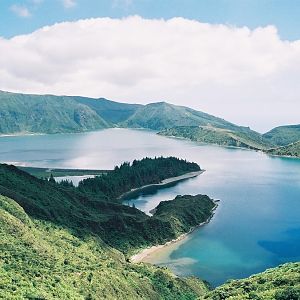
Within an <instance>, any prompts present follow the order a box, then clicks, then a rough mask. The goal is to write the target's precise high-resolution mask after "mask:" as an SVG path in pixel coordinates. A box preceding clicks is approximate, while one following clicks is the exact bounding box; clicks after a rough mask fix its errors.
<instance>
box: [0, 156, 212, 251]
mask: <svg viewBox="0 0 300 300" xmlns="http://www.w3.org/2000/svg"><path fill="white" fill-rule="evenodd" d="M151 164H153V166H155V167H154V168H150V169H149V166H150V165H151ZM157 168H158V169H160V168H162V170H164V171H165V175H164V176H166V175H168V174H171V175H173V174H174V175H176V173H174V172H180V174H181V172H183V171H184V170H186V171H189V170H190V169H193V170H194V169H199V166H198V165H197V164H193V163H188V162H185V161H183V160H179V159H176V158H157V159H149V158H146V159H144V160H142V161H135V162H134V163H133V164H132V165H131V166H130V165H128V164H125V165H123V167H118V168H116V169H115V171H112V172H111V173H109V174H110V175H109V176H108V175H106V178H107V179H106V183H107V184H108V185H109V184H110V183H111V185H112V186H115V184H116V183H117V185H118V183H119V182H120V178H123V177H124V176H125V177H124V178H125V179H124V180H125V181H126V180H127V178H131V179H132V178H134V176H135V175H136V174H139V175H141V174H144V175H143V176H144V177H143V178H144V179H143V181H142V183H145V184H147V183H149V181H148V180H152V179H153V177H152V175H153V174H154V173H153V172H154V171H155V170H156V169H157ZM141 170H142V171H143V172H142V173H140V171H141ZM147 170H150V171H151V172H150V173H147ZM153 170H154V171H153ZM147 174H150V175H151V176H148V177H147ZM103 177H104V175H103ZM155 178H156V177H155ZM127 187H128V188H129V189H130V186H127ZM0 193H1V194H2V195H5V196H7V197H10V198H12V199H14V200H15V201H16V202H17V203H18V204H19V205H21V206H22V207H23V208H24V210H25V211H26V213H27V214H28V215H30V216H31V217H34V218H36V219H40V220H46V221H51V222H53V223H55V224H58V225H60V226H64V227H66V228H68V229H69V230H71V231H72V232H73V234H75V235H77V236H85V235H86V234H87V233H88V234H94V235H96V236H98V237H100V238H101V239H102V240H103V241H105V242H106V243H107V244H109V245H111V246H113V247H115V248H117V249H119V250H121V251H123V252H125V253H131V252H133V251H134V250H135V249H137V248H141V247H144V246H150V245H153V244H161V243H164V242H166V241H168V240H170V239H172V238H174V237H176V236H178V235H179V234H180V233H182V232H185V231H184V230H186V231H187V230H189V229H190V227H192V226H196V225H197V224H198V223H197V222H198V221H199V220H200V218H202V217H203V212H202V211H201V209H204V208H205V207H206V206H205V207H204V206H203V205H204V204H205V203H206V202H204V201H201V200H199V204H198V206H199V210H198V211H197V213H198V214H199V218H198V219H191V220H190V223H189V224H188V226H187V225H186V224H184V225H182V226H181V227H180V226H179V227H178V226H175V225H174V224H173V223H175V222H178V220H175V219H171V218H170V219H166V218H162V217H161V216H160V217H155V216H154V217H152V218H150V217H149V216H147V215H146V214H144V213H143V212H141V211H139V210H138V209H136V208H133V207H129V206H125V205H122V204H120V203H114V202H113V201H112V200H111V199H110V198H109V197H108V194H105V191H103V192H101V190H98V191H97V193H96V194H91V193H86V192H84V191H82V190H80V189H78V188H74V187H72V186H71V185H69V184H57V183H55V182H51V181H45V180H39V179H37V178H35V177H33V176H31V175H29V174H27V173H25V172H23V171H21V170H19V169H18V168H16V167H14V166H8V165H0ZM182 201H183V200H182ZM210 201H211V200H210ZM187 203H188V202H187ZM191 203H192V202H191ZM211 203H213V202H212V201H211ZM205 205H207V203H206V204H205ZM212 205H213V204H212ZM189 209H190V210H191V211H192V210H193V209H194V208H192V207H190V208H189ZM195 211H196V207H195ZM186 213H187V214H188V210H187V211H186ZM204 215H206V218H209V217H210V216H211V213H210V212H208V211H207V210H204ZM200 221H202V219H201V220H200ZM179 228H180V229H179Z"/></svg>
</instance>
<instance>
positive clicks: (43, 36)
mask: <svg viewBox="0 0 300 300" xmlns="http://www.w3.org/2000/svg"><path fill="white" fill-rule="evenodd" d="M130 16H131V17H130ZM299 16H300V0H272V1H271V0H172V1H171V0H155V1H152V0H111V1H108V0H0V53H1V55H0V90H6V91H11V92H22V93H36V94H56V95H80V96H89V97H95V98H97V97H105V98H108V99H112V100H117V101H122V102H130V103H150V102H155V101H167V102H170V103H173V104H178V105H185V106H189V107H192V108H195V109H197V110H201V111H205V112H208V113H210V114H213V115H216V116H220V117H223V118H225V119H227V120H230V121H231V122H234V123H237V124H241V125H250V126H251V127H252V128H254V129H256V130H259V131H261V132H263V131H267V130H269V129H270V128H272V127H275V126H277V125H282V124H299V110H300V97H299V95H300V18H299ZM104 17H110V18H104ZM176 17H181V18H176ZM92 18H93V19H92ZM63 21H74V22H64V23H62V22H63ZM55 23H58V24H57V25H55V26H51V25H53V24H55ZM216 24H217V25H216ZM46 25H48V27H47V28H46V29H44V30H39V31H36V30H37V29H39V28H41V27H43V26H46ZM270 25H271V26H270ZM29 33H31V34H29ZM20 35H21V36H20ZM14 36H16V37H15V38H14V39H10V38H11V37H14ZM1 37H2V38H1Z"/></svg>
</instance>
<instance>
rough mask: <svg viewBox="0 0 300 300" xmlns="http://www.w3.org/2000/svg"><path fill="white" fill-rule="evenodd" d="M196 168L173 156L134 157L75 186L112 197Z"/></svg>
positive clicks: (85, 190) (196, 167)
mask: <svg viewBox="0 0 300 300" xmlns="http://www.w3.org/2000/svg"><path fill="white" fill-rule="evenodd" d="M199 170H200V167H199V166H198V165H197V164H196V163H191V162H187V161H186V160H182V159H178V158H175V157H168V158H164V157H158V158H154V159H151V158H147V157H146V158H144V159H142V160H140V161H138V160H134V161H133V163H132V164H130V163H123V164H122V165H121V166H120V167H115V169H114V170H113V171H112V172H109V173H107V174H106V175H103V176H98V177H95V178H88V179H84V180H83V181H81V182H80V183H79V186H78V189H79V190H80V191H81V192H85V193H91V194H99V193H100V194H101V195H105V196H107V197H108V198H110V199H116V198H118V197H120V196H121V195H122V194H124V193H126V192H128V191H130V190H131V189H135V188H139V187H141V186H144V185H148V184H156V183H160V182H161V181H162V180H164V179H166V178H170V177H176V176H180V175H182V174H185V173H188V172H194V171H199Z"/></svg>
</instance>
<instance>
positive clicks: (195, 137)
mask: <svg viewBox="0 0 300 300" xmlns="http://www.w3.org/2000/svg"><path fill="white" fill-rule="evenodd" d="M235 130H236V131H233V130H229V129H222V128H216V127H212V126H178V127H173V128H170V129H165V130H163V131H160V132H159V133H158V134H160V135H163V136H173V137H180V138H185V139H189V140H191V141H196V142H201V143H208V144H216V145H221V146H233V147H242V148H248V149H254V150H258V149H267V148H268V144H267V143H266V142H265V140H264V139H263V137H262V136H261V135H259V134H258V133H256V132H254V131H252V130H250V129H249V128H245V127H239V128H236V129H235Z"/></svg>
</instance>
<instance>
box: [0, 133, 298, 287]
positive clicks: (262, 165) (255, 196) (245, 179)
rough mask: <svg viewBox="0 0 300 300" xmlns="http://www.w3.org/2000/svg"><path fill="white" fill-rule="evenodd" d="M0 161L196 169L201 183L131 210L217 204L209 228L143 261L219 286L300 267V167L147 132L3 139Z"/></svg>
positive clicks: (154, 193) (184, 184)
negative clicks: (178, 201)
mask: <svg viewBox="0 0 300 300" xmlns="http://www.w3.org/2000/svg"><path fill="white" fill-rule="evenodd" d="M0 145H1V147H0V161H1V162H9V163H14V164H19V165H26V166H35V167H49V168H82V169H111V168H113V167H114V166H115V165H118V164H120V163H122V162H123V161H132V160H134V159H140V158H143V157H145V156H149V157H154V156H161V155H163V156H170V155H172V156H177V157H181V158H186V159H187V160H190V161H195V162H197V163H199V164H200V166H201V167H202V168H204V169H205V170H206V172H204V173H203V174H202V175H200V176H198V177H196V178H192V179H189V180H186V181H181V182H179V183H178V184H176V185H171V186H168V187H167V188H164V189H152V190H147V192H143V193H141V194H137V195H136V197H135V198H134V199H129V200H128V202H129V203H130V204H131V203H133V202H134V203H135V205H136V207H137V208H139V209H141V210H143V211H145V212H147V213H149V211H150V210H151V209H152V208H154V207H155V206H157V205H158V203H159V202H160V201H163V200H170V199H173V198H174V197H175V196H176V195H178V194H181V195H183V194H198V193H201V194H207V195H209V196H210V197H212V198H214V199H220V200H221V201H220V202H219V207H218V208H217V210H216V213H215V216H214V217H213V219H212V220H211V222H210V223H209V224H207V225H205V226H203V227H202V228H200V229H198V230H196V231H194V232H193V233H192V234H190V235H189V236H188V238H187V239H184V240H183V241H181V242H180V243H177V244H174V245H172V246H171V247H167V248H165V249H163V250H161V251H159V252H157V253H154V254H153V256H150V257H149V258H148V261H149V262H151V263H154V264H158V265H163V266H168V267H170V268H171V269H172V270H173V271H174V272H175V273H176V274H178V275H183V276H186V275H195V276H198V277H201V278H203V279H206V280H207V281H209V282H210V283H211V284H212V285H214V286H217V285H219V284H221V283H223V282H225V281H226V280H228V279H232V278H243V277H247V276H249V275H251V274H253V273H257V272H260V271H263V270H265V269H266V268H269V267H273V266H277V265H279V264H281V263H284V262H288V261H300V160H299V159H292V158H279V157H271V156H268V155H265V154H263V153H260V152H255V151H248V150H242V149H233V148H223V147H218V146H211V145H203V144H198V143H194V142H189V141H185V140H178V139H172V138H165V137H161V136H158V135H156V134H155V133H153V132H151V131H145V130H129V129H107V130H102V131H97V132H90V133H81V134H59V135H36V136H15V137H1V138H0Z"/></svg>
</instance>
